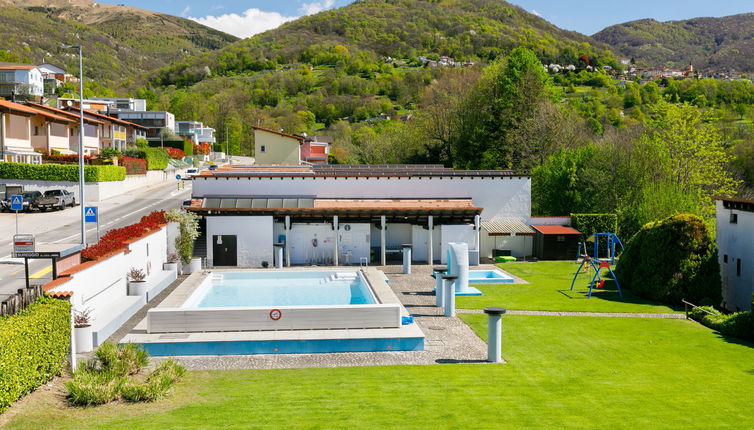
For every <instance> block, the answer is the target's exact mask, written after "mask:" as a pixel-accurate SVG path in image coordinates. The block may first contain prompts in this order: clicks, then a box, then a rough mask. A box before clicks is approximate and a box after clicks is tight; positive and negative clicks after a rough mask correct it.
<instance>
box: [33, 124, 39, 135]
mask: <svg viewBox="0 0 754 430" xmlns="http://www.w3.org/2000/svg"><path fill="white" fill-rule="evenodd" d="M34 136H39V127H38V126H36V125H35V126H34Z"/></svg>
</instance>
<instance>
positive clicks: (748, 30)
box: [594, 13, 754, 72]
mask: <svg viewBox="0 0 754 430" xmlns="http://www.w3.org/2000/svg"><path fill="white" fill-rule="evenodd" d="M594 38H595V39H596V40H598V41H600V42H603V43H606V44H608V45H610V46H612V47H613V49H615V50H616V51H619V52H621V53H622V54H623V55H626V56H628V57H632V58H634V59H635V60H636V61H637V62H638V63H639V64H645V65H648V66H661V65H667V66H670V67H678V68H680V67H685V66H687V65H688V64H692V65H693V66H694V67H695V68H697V69H723V70H727V69H734V70H738V71H743V72H754V13H747V14H741V15H731V16H726V17H723V18H694V19H688V20H684V21H668V22H658V21H655V20H653V19H643V20H639V21H631V22H627V23H624V24H618V25H613V26H611V27H608V28H605V29H604V30H602V31H600V32H599V33H597V34H595V35H594Z"/></svg>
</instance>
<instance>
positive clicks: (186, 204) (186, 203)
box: [181, 199, 191, 210]
mask: <svg viewBox="0 0 754 430" xmlns="http://www.w3.org/2000/svg"><path fill="white" fill-rule="evenodd" d="M189 206H191V199H187V200H184V201H183V203H181V209H184V210H185V209H186V208H187V207H189Z"/></svg>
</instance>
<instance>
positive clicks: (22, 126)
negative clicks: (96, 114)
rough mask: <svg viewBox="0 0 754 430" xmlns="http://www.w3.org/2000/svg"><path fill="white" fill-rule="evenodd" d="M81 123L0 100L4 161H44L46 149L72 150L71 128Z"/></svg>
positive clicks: (0, 126) (67, 151)
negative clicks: (70, 147) (70, 145)
mask: <svg viewBox="0 0 754 430" xmlns="http://www.w3.org/2000/svg"><path fill="white" fill-rule="evenodd" d="M77 125H78V124H77V123H74V121H73V120H71V119H70V118H67V117H65V116H62V115H56V114H54V113H51V112H48V111H46V110H42V109H37V108H35V107H33V106H29V105H24V104H19V103H13V102H10V101H7V100H0V151H2V155H1V156H0V161H8V162H16V163H30V164H41V163H42V154H41V153H42V152H50V151H51V150H57V151H60V152H61V153H69V152H70V151H69V149H68V148H69V140H68V134H69V129H72V128H75V127H77Z"/></svg>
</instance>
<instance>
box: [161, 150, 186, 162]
mask: <svg viewBox="0 0 754 430" xmlns="http://www.w3.org/2000/svg"><path fill="white" fill-rule="evenodd" d="M165 150H166V151H168V155H169V156H170V158H172V159H175V160H182V159H183V157H184V156H185V155H184V152H183V150H181V149H177V148H169V147H165Z"/></svg>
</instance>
